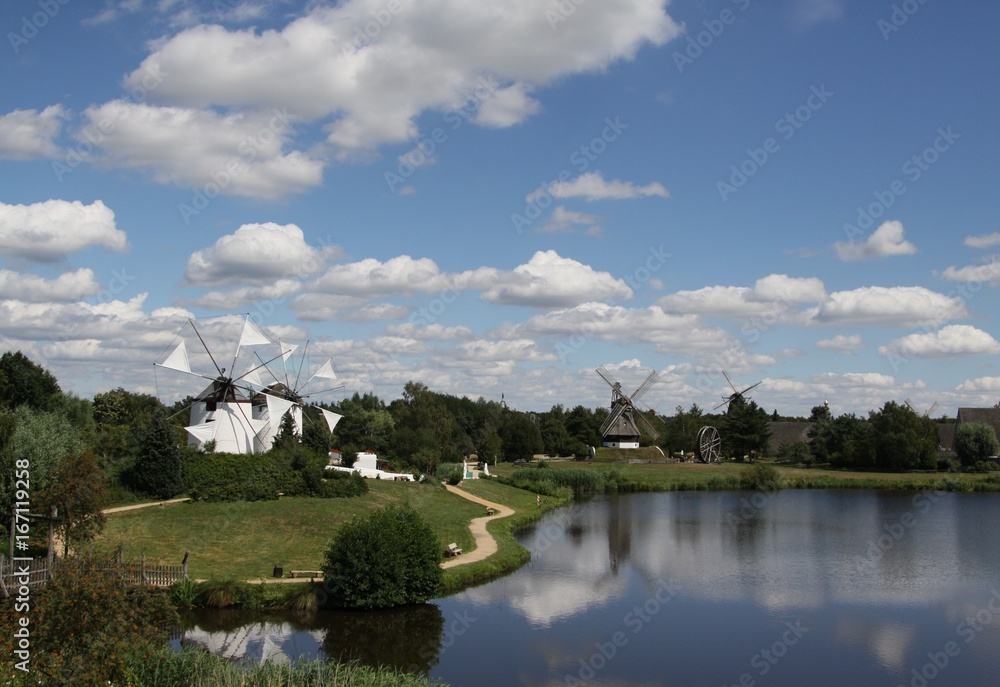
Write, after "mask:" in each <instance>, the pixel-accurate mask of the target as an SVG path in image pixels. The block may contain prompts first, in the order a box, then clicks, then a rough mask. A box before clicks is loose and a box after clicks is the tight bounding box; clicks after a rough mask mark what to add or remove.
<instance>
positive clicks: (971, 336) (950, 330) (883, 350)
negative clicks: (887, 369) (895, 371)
mask: <svg viewBox="0 0 1000 687" xmlns="http://www.w3.org/2000/svg"><path fill="white" fill-rule="evenodd" d="M878 352H879V355H900V356H904V357H906V358H944V357H957V356H968V355H995V354H997V353H1000V342H998V341H997V340H996V339H994V338H993V337H992V336H991V335H990V334H987V333H986V332H984V331H983V330H981V329H977V328H976V327H972V326H969V325H966V324H953V325H949V326H947V327H942V328H941V329H939V330H937V331H936V332H929V333H927V334H910V335H908V336H904V337H902V338H900V339H894V340H893V341H890V342H889V344H888V345H887V346H880V347H879V349H878Z"/></svg>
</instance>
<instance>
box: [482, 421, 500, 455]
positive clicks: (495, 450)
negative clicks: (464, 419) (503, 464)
mask: <svg viewBox="0 0 1000 687" xmlns="http://www.w3.org/2000/svg"><path fill="white" fill-rule="evenodd" d="M476 452H477V454H478V455H479V459H480V460H482V461H485V462H490V461H493V462H496V460H497V459H499V458H500V454H501V453H502V452H503V441H502V440H501V439H500V434H499V433H497V426H496V425H495V424H493V423H492V422H490V423H489V424H487V425H485V426H483V427H482V428H481V429H480V430H479V434H478V438H477V441H476Z"/></svg>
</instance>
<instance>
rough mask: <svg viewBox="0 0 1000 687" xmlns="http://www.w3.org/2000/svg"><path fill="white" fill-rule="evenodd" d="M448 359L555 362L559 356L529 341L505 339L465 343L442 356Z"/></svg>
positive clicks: (478, 340)
mask: <svg viewBox="0 0 1000 687" xmlns="http://www.w3.org/2000/svg"><path fill="white" fill-rule="evenodd" d="M443 357H445V358H448V359H454V358H456V357H457V358H458V359H459V360H473V361H482V362H503V361H513V360H525V361H532V362H555V361H556V360H559V356H557V355H555V354H554V353H551V352H547V351H543V350H541V349H540V348H539V346H538V344H536V343H535V342H534V341H532V340H531V339H507V340H503V341H487V340H485V339H477V340H475V341H466V342H465V343H461V344H459V345H458V346H456V347H455V348H454V349H452V350H450V351H448V352H447V353H445V354H443Z"/></svg>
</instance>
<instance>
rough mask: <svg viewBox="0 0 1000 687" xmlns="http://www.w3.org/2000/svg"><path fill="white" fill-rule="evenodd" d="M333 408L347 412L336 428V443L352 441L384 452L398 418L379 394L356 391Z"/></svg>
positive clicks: (340, 412) (388, 445)
mask: <svg viewBox="0 0 1000 687" xmlns="http://www.w3.org/2000/svg"><path fill="white" fill-rule="evenodd" d="M332 410H334V411H335V412H337V413H339V414H341V415H343V416H344V417H343V418H342V419H341V420H340V422H338V423H337V428H336V430H335V431H334V445H335V446H344V445H346V444H353V445H355V446H358V447H361V448H363V449H369V450H372V451H375V452H376V453H379V454H381V453H385V452H386V451H387V450H388V449H389V448H390V446H391V445H392V444H391V439H392V434H393V429H394V428H395V420H394V418H393V416H392V414H391V413H390V412H389V410H388V409H387V408H386V406H385V403H384V402H383V401H382V400H381V399H380V398H379V397H378V396H376V395H374V394H369V393H366V394H364V395H363V396H362V395H360V394H358V393H357V392H355V394H354V395H353V396H352V397H351V398H346V399H344V400H343V401H341V402H340V404H339V405H338V406H337V407H336V408H333V409H332Z"/></svg>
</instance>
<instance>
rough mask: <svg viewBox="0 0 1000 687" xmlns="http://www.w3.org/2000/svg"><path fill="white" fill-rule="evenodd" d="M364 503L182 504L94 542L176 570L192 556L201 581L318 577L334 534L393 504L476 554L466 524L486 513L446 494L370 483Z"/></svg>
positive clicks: (118, 517)
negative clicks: (291, 574)
mask: <svg viewBox="0 0 1000 687" xmlns="http://www.w3.org/2000/svg"><path fill="white" fill-rule="evenodd" d="M368 487H369V492H368V493H367V494H365V495H363V496H356V497H352V498H339V499H312V498H282V499H279V500H277V501H258V502H253V503H203V502H194V503H181V504H176V505H172V506H165V507H163V508H145V509H141V510H136V511H127V512H124V513H115V514H112V515H109V516H108V519H107V525H106V526H105V528H104V532H103V534H102V535H101V537H100V539H99V540H98V542H97V545H98V546H104V547H108V548H114V547H117V546H118V545H119V544H121V545H122V547H123V549H124V553H125V556H126V557H131V558H134V559H138V558H139V555H140V554H141V553H142V552H143V551H145V553H146V560H147V561H160V562H164V563H170V564H179V563H180V561H181V559H182V558H183V556H184V552H185V551H190V552H191V556H190V558H189V560H188V570H189V573H190V575H191V576H192V577H193V578H198V579H208V578H217V579H228V578H231V579H243V580H250V579H257V578H262V577H271V575H272V573H273V568H274V566H275V565H276V564H277V565H281V566H282V567H283V568H284V569H285V571H286V572H287V571H289V570H319V569H320V568H321V566H322V563H323V556H324V554H325V553H326V549H327V546H328V545H329V543H330V539H331V537H332V536H333V533H334V532H335V531H336V529H337V527H338V526H339V525H340V524H341V523H343V522H345V521H347V520H349V519H351V518H353V517H355V516H359V515H364V514H367V513H370V512H371V511H373V510H376V509H378V508H380V507H382V506H386V505H389V504H394V503H409V504H410V505H411V506H413V508H414V509H416V510H417V511H418V512H419V513H420V514H421V515H422V516H423V517H424V518H425V519H426V520H427V521H428V523H430V525H431V527H432V528H433V529H434V531H435V532H436V533H437V535H438V539H439V541H440V542H441V550H442V551H444V548H445V547H446V546H447V545H448V544H449V543H451V542H456V543H458V545H459V546H460V547H468V548H471V547H472V545H473V540H472V535H471V534H470V533H469V520H471V519H472V518H473V517H477V516H480V515H482V512H481V511H482V508H481V507H480V506H477V505H476V504H473V503H471V502H469V501H466V500H465V499H462V498H460V497H458V496H455V495H453V494H449V493H448V492H447V491H445V490H444V489H443V488H440V487H432V486H429V485H424V484H414V483H411V482H389V481H383V480H369V481H368Z"/></svg>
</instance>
